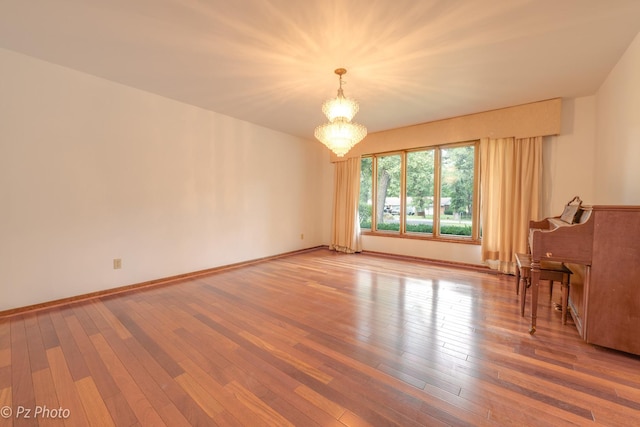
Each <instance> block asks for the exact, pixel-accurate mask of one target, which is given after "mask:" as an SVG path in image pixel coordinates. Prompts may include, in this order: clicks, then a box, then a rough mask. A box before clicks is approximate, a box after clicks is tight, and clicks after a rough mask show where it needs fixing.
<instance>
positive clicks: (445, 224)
mask: <svg viewBox="0 0 640 427" xmlns="http://www.w3.org/2000/svg"><path fill="white" fill-rule="evenodd" d="M473 158H474V147H473V145H468V146H464V147H454V148H443V149H442V151H441V169H440V172H441V175H440V177H441V180H440V183H441V184H440V185H441V188H440V212H441V214H440V234H442V235H456V236H471V220H472V213H473V202H474V200H473Z"/></svg>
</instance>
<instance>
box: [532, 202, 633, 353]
mask: <svg viewBox="0 0 640 427" xmlns="http://www.w3.org/2000/svg"><path fill="white" fill-rule="evenodd" d="M579 212H580V213H579V218H578V216H577V218H578V219H577V222H575V223H573V224H570V223H569V222H565V221H562V220H561V219H560V217H554V218H547V219H544V220H542V221H531V222H530V231H529V249H530V251H531V287H532V292H531V296H532V310H531V312H532V313H531V328H530V330H529V332H530V333H532V334H533V333H534V332H535V329H536V312H537V304H538V301H537V300H538V282H539V280H540V261H541V260H553V261H560V262H564V263H565V264H566V265H567V266H568V267H569V268H570V269H571V270H572V272H573V275H572V277H571V286H570V291H569V310H570V313H571V317H572V318H573V320H574V322H575V324H576V327H577V328H578V332H579V333H580V336H581V337H582V338H583V339H584V340H585V341H586V342H588V343H591V344H596V345H600V346H603V347H608V348H613V349H616V350H621V351H625V352H628V353H633V354H637V355H640V206H582V207H581V211H579Z"/></svg>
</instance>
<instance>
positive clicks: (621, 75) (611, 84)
mask: <svg viewBox="0 0 640 427" xmlns="http://www.w3.org/2000/svg"><path fill="white" fill-rule="evenodd" d="M638 76H640V34H638V35H636V38H635V40H634V41H633V42H632V43H631V45H630V46H629V47H628V49H627V51H626V52H625V54H624V55H623V56H622V58H621V59H620V61H619V62H618V63H617V64H616V66H615V67H614V68H613V70H612V71H611V73H609V76H608V77H607V79H606V80H605V82H604V84H603V85H602V86H601V87H600V90H599V91H598V94H597V130H596V132H597V133H596V138H597V146H596V147H597V150H596V158H597V164H596V168H595V201H596V202H597V203H598V204H627V205H640V78H639V77H638Z"/></svg>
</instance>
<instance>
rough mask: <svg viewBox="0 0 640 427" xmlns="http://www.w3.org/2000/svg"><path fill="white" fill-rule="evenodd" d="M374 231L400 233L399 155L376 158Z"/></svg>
mask: <svg viewBox="0 0 640 427" xmlns="http://www.w3.org/2000/svg"><path fill="white" fill-rule="evenodd" d="M376 160H377V161H376V171H377V174H376V175H377V177H378V178H377V186H376V206H377V207H378V209H376V210H375V215H376V230H378V231H396V232H397V231H400V220H399V218H400V172H401V170H400V169H401V160H400V155H399V154H392V155H387V156H380V157H377V158H376Z"/></svg>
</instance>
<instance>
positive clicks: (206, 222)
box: [0, 49, 333, 310]
mask: <svg viewBox="0 0 640 427" xmlns="http://www.w3.org/2000/svg"><path fill="white" fill-rule="evenodd" d="M332 171H333V166H332V165H331V163H330V162H329V155H328V152H327V150H325V149H324V148H323V146H322V144H319V143H317V142H315V141H309V140H302V139H300V138H296V137H293V136H289V135H285V134H282V133H278V132H275V131H272V130H269V129H265V128H262V127H259V126H256V125H252V124H250V123H246V122H243V121H239V120H236V119H232V118H230V117H226V116H223V115H220V114H215V113H212V112H209V111H205V110H202V109H199V108H196V107H192V106H189V105H185V104H182V103H179V102H175V101H172V100H169V99H166V98H162V97H159V96H156V95H152V94H149V93H146V92H142V91H139V90H136V89H132V88H129V87H125V86H122V85H119V84H116V83H112V82H109V81H106V80H103V79H99V78H96V77H93V76H90V75H87V74H83V73H79V72H76V71H72V70H69V69H66V68H62V67H59V66H56V65H53V64H50V63H46V62H43V61H39V60H36V59H33V58H29V57H27V56H23V55H19V54H16V53H13V52H10V51H7V50H2V49H0V200H1V204H2V205H1V208H0V236H1V238H0V310H6V309H11V308H15V307H21V306H26V305H31V304H36V303H40V302H44V301H50V300H55V299H59V298H65V297H70V296H75V295H79V294H85V293H89V292H94V291H99V290H104V289H109V288H114V287H118V286H123V285H130V284H134V283H139V282H144V281H148V280H153V279H157V278H163V277H167V276H172V275H177V274H183V273H188V272H193V271H197V270H202V269H207V268H212V267H216V266H220V265H226V264H231V263H236V262H241V261H244V260H251V259H256V258H260V257H265V256H270V255H276V254H280V253H284V252H288V251H293V250H297V249H302V248H306V247H312V246H317V245H321V244H327V243H328V240H329V226H330V215H331V208H330V200H331V192H332V179H333V175H332ZM302 233H303V234H304V240H301V238H300V235H301V234H302ZM114 258H121V259H122V265H123V268H122V269H121V270H114V269H113V264H112V260H113V259H114Z"/></svg>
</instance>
